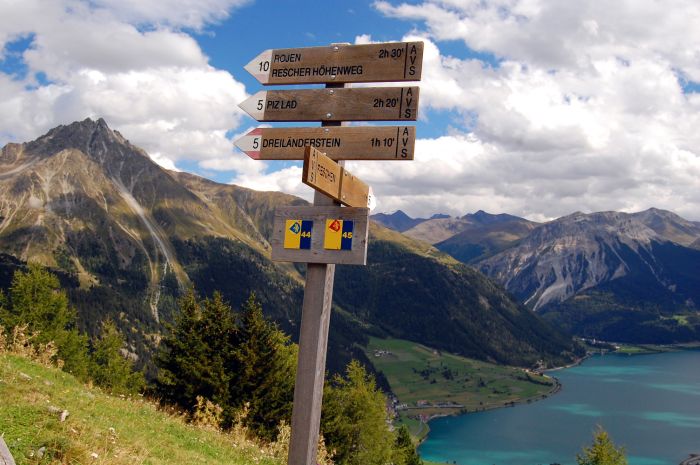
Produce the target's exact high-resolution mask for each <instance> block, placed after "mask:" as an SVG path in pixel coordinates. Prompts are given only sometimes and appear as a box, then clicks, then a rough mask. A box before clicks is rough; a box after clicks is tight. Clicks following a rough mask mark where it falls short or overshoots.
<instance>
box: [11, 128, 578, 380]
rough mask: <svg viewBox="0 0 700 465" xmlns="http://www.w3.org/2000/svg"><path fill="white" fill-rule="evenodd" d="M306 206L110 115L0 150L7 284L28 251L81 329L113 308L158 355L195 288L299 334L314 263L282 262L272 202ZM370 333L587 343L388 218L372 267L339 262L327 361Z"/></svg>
mask: <svg viewBox="0 0 700 465" xmlns="http://www.w3.org/2000/svg"><path fill="white" fill-rule="evenodd" d="M304 204H306V202H305V201H304V200H302V199H299V198H297V197H293V196H290V195H286V194H282V193H277V192H257V191H254V190H250V189H245V188H242V187H238V186H235V185H226V184H219V183H215V182H213V181H209V180H206V179H204V178H201V177H198V176H195V175H192V174H188V173H182V172H173V171H168V170H165V169H163V168H161V167H160V166H158V165H157V164H155V163H153V162H152V161H151V159H150V158H149V157H148V154H147V153H146V152H144V151H143V150H142V149H140V148H138V147H136V146H135V145H133V144H131V143H130V142H129V141H128V140H127V139H126V138H125V137H124V136H123V135H121V134H120V133H119V132H117V131H113V130H111V129H110V128H109V127H108V125H107V123H106V122H105V121H104V120H102V119H98V120H96V121H94V120H91V119H86V120H84V121H81V122H75V123H72V124H69V125H64V126H59V127H57V128H54V129H52V130H51V131H49V132H48V133H47V134H45V135H43V136H41V137H39V138H38V139H36V140H34V141H31V142H26V143H22V144H16V143H11V144H8V145H6V146H5V147H3V148H2V151H0V287H7V286H8V285H9V279H10V278H9V277H10V275H11V272H12V270H14V269H17V268H21V267H22V266H23V264H24V263H26V262H27V261H38V262H40V263H42V264H44V265H46V266H48V267H50V268H51V269H52V270H53V271H54V272H56V273H57V274H58V275H59V276H60V278H61V280H62V283H63V284H64V286H65V287H66V288H67V289H68V294H69V297H70V299H71V301H72V302H73V304H74V305H75V306H76V308H77V309H78V313H79V319H80V325H81V327H82V328H83V329H85V330H87V331H88V332H89V333H91V334H95V332H96V331H97V329H98V328H99V325H100V322H101V321H102V320H103V319H104V318H112V319H114V320H115V321H116V322H117V324H118V325H119V327H120V328H121V329H122V330H123V331H124V333H125V334H126V336H127V339H128V341H129V344H130V346H129V350H131V351H132V352H133V353H134V355H136V356H138V357H139V360H140V363H142V364H145V365H147V366H148V360H149V358H150V355H151V354H152V353H153V350H154V349H155V347H156V346H157V344H158V341H159V339H160V336H161V334H162V331H163V328H164V325H165V324H166V323H168V322H172V321H173V318H174V315H175V312H176V309H177V304H176V299H177V297H178V296H179V295H181V293H182V292H183V290H184V289H186V288H188V287H189V286H194V288H195V289H196V290H197V292H199V293H200V294H202V295H206V296H208V295H212V294H213V292H215V291H217V290H218V291H220V292H221V293H222V294H223V296H224V298H225V299H227V300H228V301H229V302H230V303H231V304H232V305H233V306H234V308H235V307H238V306H239V305H240V304H241V303H242V302H243V301H244V300H245V299H246V298H247V297H248V295H249V293H250V292H255V293H256V295H257V297H258V298H259V299H260V300H261V302H262V304H263V306H264V308H265V311H266V313H267V314H268V315H269V316H270V317H272V318H274V319H275V321H277V323H278V324H279V326H280V327H281V328H282V329H284V330H285V331H287V332H288V333H289V334H291V335H292V336H293V337H295V336H296V335H297V334H298V324H299V321H300V315H299V313H300V309H301V300H302V296H303V285H302V283H303V279H304V278H303V277H304V265H303V264H291V263H275V262H272V261H270V258H269V257H270V243H269V241H270V236H271V231H272V218H273V214H274V209H275V207H277V206H282V205H304ZM440 219H442V218H440V217H436V218H433V219H430V221H434V220H440ZM369 335H375V336H393V337H399V338H404V339H411V340H414V341H416V342H420V343H423V344H426V345H428V346H431V347H434V348H436V349H442V350H447V351H451V352H454V353H457V354H461V355H466V356H470V357H474V358H479V359H482V360H489V361H494V362H500V363H509V364H517V365H526V366H531V365H534V364H536V363H538V362H539V361H544V363H546V364H550V365H551V364H560V363H565V362H567V361H570V360H571V359H572V358H573V357H574V356H575V355H576V353H580V349H579V348H578V346H577V345H576V344H575V343H574V342H573V341H572V339H571V338H570V337H569V336H567V335H565V334H564V333H562V332H561V331H559V330H557V329H555V328H554V327H553V326H552V325H550V324H548V323H547V322H545V321H544V320H542V319H541V318H540V317H539V316H537V315H536V314H534V313H532V312H531V311H529V310H528V309H527V308H525V307H524V306H523V305H521V304H519V303H517V302H516V301H514V300H513V299H512V298H511V297H510V296H509V295H508V294H507V293H506V292H505V291H504V290H503V289H502V288H501V287H500V286H499V285H497V284H495V283H494V282H493V281H491V280H490V279H488V278H487V277H485V276H484V275H483V274H482V273H480V272H479V271H477V270H475V269H473V268H471V267H469V266H467V265H465V264H463V263H461V262H459V261H458V260H455V259H454V258H452V257H451V256H449V255H448V254H445V253H443V252H441V251H439V250H438V249H437V248H435V247H433V246H432V245H430V244H428V243H425V242H423V241H420V240H416V239H413V238H411V237H408V236H406V235H403V234H401V233H399V232H396V231H393V230H391V229H388V228H386V227H383V226H381V225H380V224H378V223H376V222H374V223H372V224H371V226H370V246H369V252H368V266H366V267H355V266H339V267H338V268H337V270H336V277H335V292H334V311H333V317H332V319H331V335H330V341H329V345H330V347H329V359H328V363H329V369H330V370H331V371H339V370H341V369H342V368H343V367H344V365H345V363H347V361H348V360H349V359H350V358H351V357H359V358H363V357H364V352H363V351H362V350H359V346H361V345H364V344H366V343H367V340H368V336H369ZM365 361H366V362H368V361H367V360H365Z"/></svg>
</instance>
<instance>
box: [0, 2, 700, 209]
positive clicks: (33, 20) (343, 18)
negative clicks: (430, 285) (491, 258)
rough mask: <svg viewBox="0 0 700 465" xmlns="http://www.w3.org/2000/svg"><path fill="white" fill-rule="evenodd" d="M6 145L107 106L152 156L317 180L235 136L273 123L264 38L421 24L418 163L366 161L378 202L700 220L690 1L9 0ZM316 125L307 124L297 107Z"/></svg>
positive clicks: (320, 37) (377, 36) (382, 31)
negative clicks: (652, 212) (250, 99)
mask: <svg viewBox="0 0 700 465" xmlns="http://www.w3.org/2000/svg"><path fill="white" fill-rule="evenodd" d="M0 16H1V17H3V18H4V21H3V22H2V24H0V47H1V48H0V50H1V52H0V144H5V143H6V142H10V141H14V142H21V141H27V140H31V139H34V138H36V137H38V136H39V135H41V134H43V133H45V132H46V131H47V130H48V129H50V128H52V127H54V126H56V125H58V124H67V123H70V122H72V121H75V120H82V119H84V118H87V117H92V118H97V117H103V118H105V120H106V121H107V122H108V124H109V125H110V127H112V128H114V129H118V130H119V131H120V132H121V133H122V134H124V135H125V136H126V137H127V138H128V139H130V140H131V141H132V142H133V143H135V144H137V145H139V146H141V147H143V148H144V149H145V150H146V151H147V152H148V153H149V155H150V156H151V158H153V159H154V160H155V161H156V162H158V163H160V164H161V165H162V166H164V167H167V168H170V169H179V170H185V171H190V172H194V173H197V174H200V175H202V176H206V177H209V178H211V179H214V180H216V181H219V182H226V183H228V182H232V183H236V184H239V185H243V186H246V187H250V188H254V189H260V190H281V191H285V192H289V193H292V194H295V195H300V196H302V197H305V198H310V197H311V195H312V192H311V189H310V188H308V187H307V186H304V185H303V184H301V182H300V181H301V179H300V178H301V168H300V165H299V163H289V162H259V161H253V160H250V159H249V158H247V157H246V156H245V155H243V154H241V153H240V152H239V151H238V150H237V149H235V148H234V145H233V141H234V140H235V139H236V138H237V137H238V136H240V135H241V134H244V133H245V132H247V131H249V130H250V129H252V128H254V127H256V126H257V125H258V124H259V123H257V122H255V121H253V120H252V119H251V118H250V117H249V116H247V115H246V114H244V113H243V112H241V111H240V110H239V109H238V108H237V105H238V103H240V102H241V101H242V100H244V99H245V98H246V97H247V96H249V95H251V94H253V93H255V92H257V91H258V90H262V89H263V86H261V85H260V84H259V83H257V81H255V79H253V78H252V77H251V76H249V75H248V74H247V73H246V72H245V71H244V69H243V66H244V65H245V64H246V63H247V62H248V61H250V60H251V59H252V58H253V57H255V56H256V55H257V54H258V53H260V52H261V51H263V50H264V49H268V48H282V47H304V46H318V45H326V44H329V43H332V42H350V43H366V42H369V41H373V42H382V41H400V40H409V39H410V40H423V41H424V42H425V59H424V69H423V80H422V81H421V83H420V86H421V106H420V110H419V114H420V119H419V121H418V122H417V123H416V125H417V128H418V129H417V136H418V142H417V146H416V158H415V160H414V161H412V162H353V163H349V164H348V167H349V169H351V170H352V171H353V172H354V173H355V174H357V175H358V176H359V177H361V178H362V179H363V180H365V181H366V182H368V183H369V184H371V185H372V187H373V190H374V192H375V194H376V196H377V200H378V207H377V211H393V210H396V209H403V210H405V211H406V212H408V213H409V214H411V215H413V216H426V215H431V214H433V213H436V212H446V213H449V214H452V215H463V214H465V213H468V212H473V211H476V210H479V209H484V210H487V211H491V212H494V213H497V212H507V213H511V214H516V215H520V216H525V217H527V218H530V219H534V220H546V219H550V218H554V217H558V216H561V215H565V214H568V213H571V212H574V211H584V212H590V211H601V210H623V211H639V210H644V209H646V208H649V207H658V208H666V209H669V210H673V211H675V212H677V213H679V214H681V215H683V216H685V217H687V218H689V219H693V220H700V131H698V130H697V127H699V125H700V124H699V123H700V84H698V83H700V53H699V52H698V50H700V28H697V24H698V22H700V4H697V2H696V1H694V0H669V1H668V2H657V1H654V0H635V1H634V2H628V1H622V0H620V1H616V2H605V3H604V4H603V2H599V1H597V0H581V1H579V2H575V3H571V2H561V1H558V0H485V1H484V0H422V1H416V0H412V1H408V2H406V1H401V0H388V1H359V0H358V1H348V2H327V1H325V2H324V1H271V0H258V1H253V0H120V1H116V0H89V1H88V0H22V1H15V0H6V1H4V2H0ZM298 125H302V124H298Z"/></svg>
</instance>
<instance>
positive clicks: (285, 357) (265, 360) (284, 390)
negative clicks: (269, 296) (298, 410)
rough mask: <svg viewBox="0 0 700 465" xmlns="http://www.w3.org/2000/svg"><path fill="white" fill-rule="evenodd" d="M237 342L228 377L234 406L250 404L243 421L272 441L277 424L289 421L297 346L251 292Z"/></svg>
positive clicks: (242, 314)
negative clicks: (271, 318)
mask: <svg viewBox="0 0 700 465" xmlns="http://www.w3.org/2000/svg"><path fill="white" fill-rule="evenodd" d="M239 341H240V343H239V345H238V347H237V348H236V350H235V354H236V357H235V360H234V362H233V365H234V366H233V367H232V370H231V371H232V372H233V373H235V374H236V375H235V376H233V377H232V378H231V395H232V401H233V402H232V403H233V405H235V406H237V407H240V406H241V405H242V403H244V402H246V403H248V404H249V411H248V417H247V418H246V424H247V426H249V427H250V428H251V429H252V430H253V431H255V432H256V433H257V434H258V436H260V437H262V438H265V439H268V440H272V439H274V437H275V435H276V434H277V426H278V424H279V423H280V421H282V420H284V421H286V422H287V424H289V422H290V419H291V413H292V401H293V399H294V381H295V373H296V357H297V349H296V346H295V345H293V344H291V341H290V339H289V337H288V336H286V335H285V334H284V333H283V332H282V331H280V330H279V329H278V328H277V326H276V325H275V324H274V323H273V322H272V321H270V320H268V319H266V318H265V316H264V315H263V311H262V306H261V305H260V303H259V302H258V301H257V300H256V299H255V294H251V295H250V296H249V297H248V300H247V301H246V302H245V304H244V305H243V308H242V311H241V317H240V336H239Z"/></svg>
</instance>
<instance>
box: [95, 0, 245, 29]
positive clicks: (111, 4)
mask: <svg viewBox="0 0 700 465" xmlns="http://www.w3.org/2000/svg"><path fill="white" fill-rule="evenodd" d="M92 2H93V4H95V5H98V6H100V7H102V8H104V9H106V10H109V11H110V12H112V13H113V14H114V15H115V16H116V17H118V18H119V19H121V20H123V21H126V22H129V23H148V24H161V25H167V26H174V27H189V28H194V29H201V28H202V27H204V26H205V25H206V24H208V23H212V22H215V21H221V20H223V19H226V18H227V17H228V15H229V12H230V11H231V10H232V9H233V8H236V7H240V6H242V5H245V4H247V3H250V0H92Z"/></svg>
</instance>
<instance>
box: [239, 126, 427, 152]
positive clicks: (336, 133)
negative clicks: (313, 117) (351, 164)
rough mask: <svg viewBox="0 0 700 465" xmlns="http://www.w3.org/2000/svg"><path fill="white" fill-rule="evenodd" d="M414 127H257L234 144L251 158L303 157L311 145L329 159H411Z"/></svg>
mask: <svg viewBox="0 0 700 465" xmlns="http://www.w3.org/2000/svg"><path fill="white" fill-rule="evenodd" d="M415 143H416V128H415V126H335V127H321V128H257V129H253V130H252V131H250V132H249V133H248V134H246V135H244V136H243V137H241V138H240V139H238V140H237V141H236V142H235V144H236V147H238V148H239V149H241V150H242V151H243V152H245V153H246V154H247V155H248V156H249V157H250V158H253V159H255V160H303V159H304V149H305V148H306V147H314V148H316V149H318V150H321V151H323V152H325V153H326V155H327V156H328V157H330V158H331V159H333V160H413V152H414V147H415Z"/></svg>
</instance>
